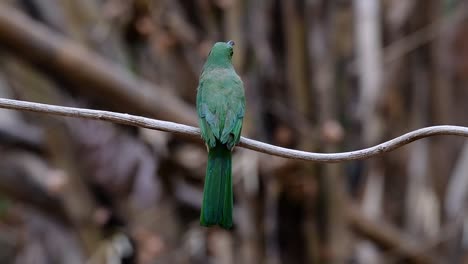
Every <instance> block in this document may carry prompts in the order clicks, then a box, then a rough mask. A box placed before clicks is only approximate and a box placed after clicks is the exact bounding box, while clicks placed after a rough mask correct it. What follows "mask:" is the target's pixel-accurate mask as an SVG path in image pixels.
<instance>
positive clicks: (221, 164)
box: [200, 141, 233, 229]
mask: <svg viewBox="0 0 468 264" xmlns="http://www.w3.org/2000/svg"><path fill="white" fill-rule="evenodd" d="M231 173H232V172H231V151H230V150H229V149H228V148H227V147H226V146H224V145H223V144H221V143H220V142H219V141H218V142H216V146H215V147H214V148H210V150H209V153H208V164H207V165H206V176H205V187H204V189H203V203H202V209H201V215H200V224H201V225H202V226H212V225H219V226H221V227H223V228H225V229H229V228H231V227H232V206H233V197H232V177H231Z"/></svg>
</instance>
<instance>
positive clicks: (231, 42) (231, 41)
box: [227, 40, 236, 47]
mask: <svg viewBox="0 0 468 264" xmlns="http://www.w3.org/2000/svg"><path fill="white" fill-rule="evenodd" d="M227 44H228V45H229V46H231V47H234V45H236V43H234V40H230V41H228V42H227Z"/></svg>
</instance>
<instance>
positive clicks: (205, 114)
mask: <svg viewBox="0 0 468 264" xmlns="http://www.w3.org/2000/svg"><path fill="white" fill-rule="evenodd" d="M244 109H245V98H244V89H243V84H242V81H241V80H240V78H239V77H238V76H237V74H235V73H234V74H227V75H223V74H217V75H216V76H211V78H210V76H205V78H203V79H202V80H201V81H200V84H199V87H198V93H197V112H198V116H199V122H200V130H201V134H202V138H203V139H204V140H205V142H206V143H207V145H208V146H209V147H214V146H215V145H216V140H219V141H220V142H221V143H223V144H227V146H228V147H229V148H232V147H234V145H235V144H236V143H237V142H239V139H240V133H241V130H242V119H243V117H244Z"/></svg>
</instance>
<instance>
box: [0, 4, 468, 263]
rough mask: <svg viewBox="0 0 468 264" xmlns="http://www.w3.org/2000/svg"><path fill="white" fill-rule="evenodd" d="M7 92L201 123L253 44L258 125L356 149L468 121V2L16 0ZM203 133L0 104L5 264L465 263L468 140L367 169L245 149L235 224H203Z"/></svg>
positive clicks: (0, 252) (413, 150)
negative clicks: (209, 83) (200, 109)
mask: <svg viewBox="0 0 468 264" xmlns="http://www.w3.org/2000/svg"><path fill="white" fill-rule="evenodd" d="M0 2H1V3H0V97H4V98H15V99H21V100H28V101H35V102H44V103H50V104H57V105H65V106H76V107H85V108H93V109H106V110H112V111H118V112H124V113H132V114H139V115H143V116H147V117H153V118H157V119H163V120H170V121H174V122H179V123H184V124H188V125H196V124H197V117H196V114H195V111H194V106H195V95H196V87H197V82H198V76H199V74H200V71H201V67H202V65H203V63H204V60H205V58H206V56H207V54H208V52H209V50H210V48H211V46H212V45H213V43H214V42H216V41H227V40H229V39H232V40H234V41H235V42H236V46H235V53H234V64H235V67H236V69H237V72H238V73H239V75H241V77H242V79H243V80H244V84H245V88H246V97H247V116H246V119H245V122H244V131H243V135H244V136H248V137H251V138H255V139H258V140H261V141H264V142H268V143H272V144H275V145H280V146H285V147H289V148H295V149H301V150H308V151H316V152H338V151H349V150H356V149H359V148H363V147H367V146H371V145H374V144H377V143H380V142H382V141H385V140H388V139H391V138H393V137H396V136H398V135H401V134H403V133H405V132H408V131H410V130H414V129H417V128H421V127H424V126H429V125H437V124H453V125H462V126H468V88H467V85H468V1H466V0H460V1H457V0H439V1H438V0H382V1H377V0H375V1H374V0H355V1H350V0H334V1H327V0H288V1H286V0H284V1H281V0H250V1H248V0H237V1H236V0H1V1H0ZM205 165H206V150H205V148H204V146H203V144H202V143H201V141H193V140H191V139H187V138H184V137H180V136H175V135H172V134H168V133H163V132H158V131H150V130H146V129H139V128H135V127H126V126H121V125H114V124H110V123H105V122H98V121H90V120H83V119H72V118H57V117H52V116H48V115H40V114H31V113H25V112H18V111H8V110H1V111H0V263H17V264H30V263H31V264H32V263H34V264H42V263H44V264H49V263H57V264H61V263H67V264H74V263H88V264H95V263H96V264H100V263H106V264H107V263H109V264H110V263H144V264H146V263H221V264H230V263H245V264H253V263H265V264H280V263H468V236H467V234H468V233H467V232H468V229H467V228H468V225H467V223H468V222H467V220H468V215H467V213H466V212H467V207H468V200H467V194H468V193H467V192H468V142H467V141H466V140H464V139H463V138H457V137H449V136H440V137H434V138H430V139H423V140H419V141H417V142H414V143H412V144H410V145H407V146H405V147H403V148H400V149H398V150H396V151H393V152H391V153H387V154H384V155H381V156H378V157H375V158H372V159H369V160H365V161H355V162H346V163H339V164H317V163H313V162H297V161H293V160H286V159H282V158H278V157H273V156H269V155H264V154H260V153H256V152H253V151H249V150H245V149H241V148H238V149H236V151H235V154H234V168H233V170H234V172H233V175H234V193H235V209H234V215H235V219H234V222H235V223H234V228H233V229H232V230H231V231H225V230H221V229H219V228H202V227H200V226H199V223H198V217H199V209H200V205H201V199H202V190H203V177H204V173H205Z"/></svg>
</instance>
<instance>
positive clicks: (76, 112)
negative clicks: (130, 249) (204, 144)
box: [0, 98, 468, 163]
mask: <svg viewBox="0 0 468 264" xmlns="http://www.w3.org/2000/svg"><path fill="white" fill-rule="evenodd" d="M0 108H6V109H14V110H22V111H30V112H37V113H46V114H52V115H59V116H69V117H81V118H88V119H95V120H103V121H109V122H113V123H119V124H124V125H131V126H137V127H144V128H149V129H154V130H160V131H165V132H171V133H175V134H179V135H184V136H189V137H193V138H200V130H199V129H198V128H195V127H192V126H187V125H182V124H178V123H173V122H168V121H161V120H155V119H151V118H146V117H141V116H135V115H129V114H122V113H115V112H110V111H101V110H90V109H84V108H74V107H63V106H56V105H48V104H40V103H32V102H25V101H19V100H11V99H3V98H0ZM437 135H453V136H462V137H468V127H462V126H448V125H444V126H431V127H425V128H421V129H417V130H414V131H412V132H409V133H406V134H404V135H402V136H399V137H397V138H394V139H392V140H389V141H386V142H384V143H381V144H379V145H376V146H373V147H369V148H365V149H360V150H355V151H349V152H340V153H315V152H306V151H300V150H294V149H288V148H282V147H278V146H274V145H271V144H267V143H263V142H260V141H256V140H253V139H248V138H245V137H242V138H241V141H240V143H239V145H238V146H239V147H243V148H247V149H251V150H254V151H258V152H262V153H266V154H270V155H275V156H279V157H283V158H288V159H297V160H305V161H315V162H328V163H333V162H342V161H350V160H358V159H366V158H370V157H373V156H376V155H379V154H382V153H385V152H389V151H392V150H394V149H397V148H399V147H401V146H404V145H406V144H409V143H411V142H413V141H415V140H418V139H421V138H425V137H430V136H437Z"/></svg>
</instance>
